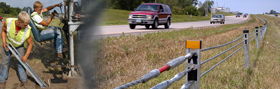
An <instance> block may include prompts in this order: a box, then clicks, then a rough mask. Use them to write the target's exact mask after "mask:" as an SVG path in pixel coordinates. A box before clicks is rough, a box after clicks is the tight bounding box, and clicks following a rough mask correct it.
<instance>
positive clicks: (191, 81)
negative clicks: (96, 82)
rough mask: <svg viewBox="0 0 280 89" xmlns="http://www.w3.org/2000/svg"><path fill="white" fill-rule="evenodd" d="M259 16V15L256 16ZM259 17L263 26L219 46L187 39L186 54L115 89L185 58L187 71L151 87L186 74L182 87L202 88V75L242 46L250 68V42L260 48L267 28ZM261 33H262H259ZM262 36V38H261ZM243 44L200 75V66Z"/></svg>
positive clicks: (145, 78) (153, 75)
mask: <svg viewBox="0 0 280 89" xmlns="http://www.w3.org/2000/svg"><path fill="white" fill-rule="evenodd" d="M256 17H258V16H256ZM258 18H259V19H261V20H262V21H263V22H265V24H263V25H262V26H260V28H259V27H258V26H257V27H255V31H254V32H252V33H249V30H243V35H242V36H240V37H238V38H237V39H235V40H233V41H231V42H228V43H226V44H222V45H219V46H215V47H209V48H205V49H201V44H202V42H201V41H192V40H188V41H186V48H187V49H186V52H187V54H186V55H185V56H181V57H178V58H176V59H173V60H171V61H169V62H168V63H167V64H166V65H165V66H163V67H161V68H159V69H154V70H152V71H150V72H149V73H148V74H146V75H144V76H142V77H141V78H140V79H138V80H136V81H133V82H130V83H127V84H124V85H121V86H119V87H116V88H115V89H125V88H128V87H130V86H134V85H136V84H139V83H145V82H148V81H149V80H151V79H154V78H156V77H158V76H159V75H160V73H162V72H164V71H168V70H171V69H173V68H175V67H176V66H178V65H180V64H182V63H184V61H185V60H187V61H186V71H183V72H181V73H178V74H176V75H175V76H174V77H173V78H172V79H170V80H166V81H163V82H161V83H159V84H157V85H155V86H154V87H152V88H151V89H167V88H168V87H169V86H170V85H171V84H172V83H174V82H175V81H179V80H181V79H182V78H183V77H184V76H187V77H186V83H185V84H184V85H182V86H181V89H199V88H200V86H199V85H200V77H203V76H204V75H205V74H207V73H208V72H210V71H211V70H213V69H214V68H215V67H217V66H218V65H220V64H221V63H222V62H224V61H225V60H227V59H228V58H230V57H231V56H232V55H233V54H235V53H237V52H238V51H239V50H241V49H242V48H244V67H245V68H248V67H249V59H250V58H249V57H250V56H249V43H250V42H252V41H253V40H254V39H255V41H256V48H259V40H262V38H263V37H264V34H265V32H266V30H267V22H266V21H265V20H264V19H262V18H260V17H258ZM259 34H260V35H259ZM259 37H260V39H259ZM241 38H243V41H241V42H239V43H237V44H236V45H234V46H233V47H231V48H229V49H227V50H225V51H224V52H221V53H219V54H217V55H215V56H213V57H211V58H209V59H207V60H205V61H203V62H201V63H200V58H201V52H202V51H207V50H210V49H215V48H219V47H223V46H226V45H229V44H232V43H234V42H236V41H238V40H240V39H241ZM242 43H244V44H243V46H242V47H240V48H238V49H237V50H236V51H234V52H233V53H232V54H230V55H229V56H227V57H226V58H224V59H223V60H222V61H220V62H219V63H217V64H216V65H214V66H213V67H211V68H210V69H209V70H207V71H205V72H204V73H202V74H201V75H200V66H201V65H203V64H205V63H207V62H208V61H211V60H212V59H214V58H216V57H218V56H220V55H222V54H224V53H226V52H228V51H229V50H231V49H233V48H235V47H237V46H238V45H240V44H242ZM192 49H195V51H192Z"/></svg>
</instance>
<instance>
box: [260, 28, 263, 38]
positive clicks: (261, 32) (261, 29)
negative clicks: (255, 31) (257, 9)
mask: <svg viewBox="0 0 280 89" xmlns="http://www.w3.org/2000/svg"><path fill="white" fill-rule="evenodd" d="M260 34H261V35H260V40H262V36H263V26H260Z"/></svg>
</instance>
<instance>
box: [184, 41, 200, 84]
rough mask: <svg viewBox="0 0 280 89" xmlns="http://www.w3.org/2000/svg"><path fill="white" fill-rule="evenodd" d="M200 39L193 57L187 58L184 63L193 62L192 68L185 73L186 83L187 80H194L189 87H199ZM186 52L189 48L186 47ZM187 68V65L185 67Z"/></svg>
mask: <svg viewBox="0 0 280 89" xmlns="http://www.w3.org/2000/svg"><path fill="white" fill-rule="evenodd" d="M201 43H202V42H201V41H200V45H199V49H197V51H196V55H193V57H192V58H191V59H189V60H187V63H186V64H189V63H191V61H192V63H193V64H194V69H193V70H191V71H190V72H189V73H187V77H186V84H187V83H188V82H189V81H194V83H193V84H192V85H190V88H191V89H199V87H200V57H201ZM187 52H190V49H187ZM186 66H187V65H186ZM186 69H187V70H188V69H189V66H187V68H186Z"/></svg>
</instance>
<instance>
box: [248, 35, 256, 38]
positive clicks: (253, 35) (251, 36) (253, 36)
mask: <svg viewBox="0 0 280 89" xmlns="http://www.w3.org/2000/svg"><path fill="white" fill-rule="evenodd" d="M254 36H256V35H252V36H250V37H249V38H248V39H251V38H252V37H254Z"/></svg>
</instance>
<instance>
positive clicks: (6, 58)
mask: <svg viewBox="0 0 280 89" xmlns="http://www.w3.org/2000/svg"><path fill="white" fill-rule="evenodd" d="M16 49H17V50H18V52H19V53H20V55H22V56H23V55H25V51H24V47H23V46H20V47H17V48H16ZM11 55H12V52H11V51H6V50H5V48H4V47H3V51H2V63H1V69H0V82H6V80H7V78H8V73H9V62H10V59H11ZM18 73H19V79H20V81H21V82H25V81H26V80H27V74H26V70H25V68H24V67H23V66H22V65H21V64H20V62H18Z"/></svg>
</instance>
